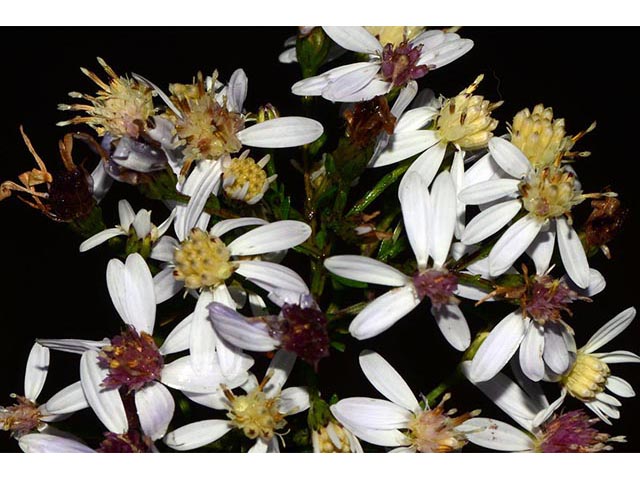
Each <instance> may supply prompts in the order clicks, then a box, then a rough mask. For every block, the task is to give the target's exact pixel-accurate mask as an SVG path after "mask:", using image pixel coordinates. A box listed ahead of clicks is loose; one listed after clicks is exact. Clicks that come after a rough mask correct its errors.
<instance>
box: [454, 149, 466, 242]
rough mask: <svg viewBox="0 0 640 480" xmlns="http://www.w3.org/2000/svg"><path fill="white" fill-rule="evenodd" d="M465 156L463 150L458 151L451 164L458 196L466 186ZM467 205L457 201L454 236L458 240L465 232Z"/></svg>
mask: <svg viewBox="0 0 640 480" xmlns="http://www.w3.org/2000/svg"><path fill="white" fill-rule="evenodd" d="M464 155H465V152H464V151H463V150H458V151H456V153H455V154H454V155H453V162H452V163H451V180H452V181H453V185H454V186H455V188H456V195H458V194H459V193H460V190H462V188H463V185H464ZM465 210H466V208H465V204H464V202H461V201H460V199H459V198H457V199H456V227H455V230H454V236H455V237H456V238H457V239H460V238H462V232H464V224H465Z"/></svg>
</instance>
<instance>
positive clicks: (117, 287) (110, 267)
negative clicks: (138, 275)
mask: <svg viewBox="0 0 640 480" xmlns="http://www.w3.org/2000/svg"><path fill="white" fill-rule="evenodd" d="M107 289H108V290H109V296H110V297H111V301H112V302H113V306H114V307H115V309H116V311H117V312H118V315H120V318H122V319H123V320H124V321H125V322H127V320H126V319H127V318H128V314H127V310H126V301H127V300H126V299H127V292H126V286H125V271H124V263H122V262H121V261H120V260H118V259H117V258H114V259H111V260H110V261H109V263H108V264H107ZM127 323H128V322H127Z"/></svg>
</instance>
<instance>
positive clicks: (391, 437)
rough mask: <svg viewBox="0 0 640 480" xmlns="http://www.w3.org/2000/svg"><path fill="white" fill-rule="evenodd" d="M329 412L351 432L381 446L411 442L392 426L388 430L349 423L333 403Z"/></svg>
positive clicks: (401, 444) (403, 444) (393, 445)
mask: <svg viewBox="0 0 640 480" xmlns="http://www.w3.org/2000/svg"><path fill="white" fill-rule="evenodd" d="M331 413H332V414H333V416H334V417H336V420H338V421H339V422H340V423H342V424H343V425H344V426H345V427H347V428H348V429H349V430H350V431H351V433H353V434H354V435H355V436H357V437H358V438H361V439H362V440H364V441H365V442H369V443H372V444H374V445H380V446H382V447H398V446H406V445H410V444H411V441H410V440H409V438H408V437H407V436H406V435H405V434H404V433H402V432H401V431H400V430H398V429H395V428H392V429H388V430H379V429H373V428H366V427H360V426H357V425H352V424H349V423H348V421H347V420H346V419H345V417H343V416H342V415H341V414H340V412H339V411H338V410H337V409H336V406H335V405H332V406H331Z"/></svg>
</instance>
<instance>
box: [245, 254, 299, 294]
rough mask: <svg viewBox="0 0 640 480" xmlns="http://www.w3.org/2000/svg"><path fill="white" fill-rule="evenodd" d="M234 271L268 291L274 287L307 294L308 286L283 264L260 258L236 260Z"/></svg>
mask: <svg viewBox="0 0 640 480" xmlns="http://www.w3.org/2000/svg"><path fill="white" fill-rule="evenodd" d="M236 265H237V266H238V269H237V270H236V273H237V274H238V275H241V276H243V277H245V278H246V279H248V280H250V281H252V282H253V283H255V284H257V285H259V286H260V287H262V288H264V289H265V290H267V291H268V292H270V291H272V290H276V289H280V290H289V291H291V292H296V293H298V294H302V295H304V294H308V293H309V287H307V284H306V283H304V280H302V278H300V275H298V274H297V273H296V272H294V271H293V270H291V269H290V268H287V267H285V266H283V265H280V264H278V263H273V262H263V261H260V260H246V261H244V260H241V261H238V262H236Z"/></svg>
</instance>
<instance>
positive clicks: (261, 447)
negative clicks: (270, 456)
mask: <svg viewBox="0 0 640 480" xmlns="http://www.w3.org/2000/svg"><path fill="white" fill-rule="evenodd" d="M270 445H271V442H270V441H269V440H264V439H263V438H262V437H258V439H257V440H256V443H255V444H254V445H253V447H251V448H250V449H249V450H248V451H247V453H269V446H270Z"/></svg>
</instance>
